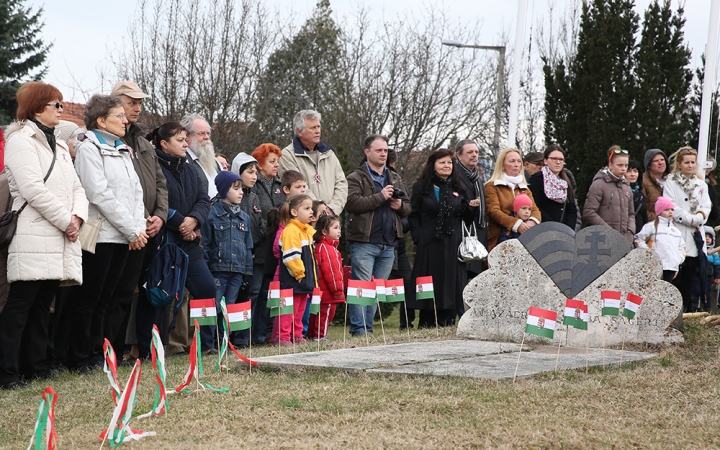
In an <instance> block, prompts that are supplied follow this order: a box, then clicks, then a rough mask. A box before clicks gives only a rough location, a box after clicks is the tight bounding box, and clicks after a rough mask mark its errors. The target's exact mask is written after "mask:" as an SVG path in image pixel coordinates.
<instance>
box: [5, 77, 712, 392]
mask: <svg viewBox="0 0 720 450" xmlns="http://www.w3.org/2000/svg"><path fill="white" fill-rule="evenodd" d="M16 98H17V102H18V111H17V121H16V122H14V123H13V124H11V125H10V126H9V127H8V128H7V130H6V131H5V140H6V147H5V159H4V164H5V170H4V172H3V174H2V175H3V176H6V179H7V186H8V187H9V192H10V200H9V202H10V203H9V205H8V209H10V208H12V209H13V210H14V211H17V229H16V231H15V235H14V237H13V238H12V241H11V242H10V244H9V247H8V248H7V251H6V252H7V254H6V255H5V256H6V257H5V256H2V257H0V259H6V262H7V282H6V284H7V285H9V291H8V292H7V295H6V296H5V298H0V308H2V309H1V312H0V388H4V389H14V388H18V387H22V386H24V385H25V382H27V381H30V380H33V379H45V378H50V377H53V376H54V375H56V374H57V373H58V372H59V371H61V370H69V371H72V372H76V373H78V374H85V373H90V372H92V371H94V370H95V369H98V368H100V367H102V365H103V361H104V355H103V342H104V340H105V339H107V340H108V341H109V342H110V343H111V344H112V346H113V347H114V348H115V349H116V350H117V351H118V352H119V351H120V350H122V354H123V359H124V360H125V361H128V362H132V361H133V360H134V359H135V358H141V359H146V358H148V357H149V352H150V341H151V338H152V329H153V325H157V326H158V327H159V328H160V329H161V330H162V334H163V340H164V343H165V344H166V353H167V354H175V353H185V352H187V351H188V349H189V346H190V340H191V335H192V331H193V330H192V329H191V328H190V326H189V317H190V312H189V306H188V304H189V302H188V301H182V302H178V303H179V308H178V309H177V310H176V311H173V309H174V307H175V306H177V304H176V303H175V302H173V303H172V304H171V305H169V306H167V307H158V306H157V305H156V304H155V303H154V302H153V299H152V298H150V297H149V296H148V292H147V289H148V286H147V281H148V280H147V278H148V276H147V273H148V268H149V267H150V266H151V265H152V263H153V261H156V260H157V259H156V258H158V256H157V255H158V249H159V248H160V247H161V246H162V245H163V244H165V243H174V244H176V245H177V246H178V247H179V248H180V249H181V250H182V251H183V252H184V253H185V254H186V255H187V261H188V264H187V276H186V277H185V288H186V294H185V296H186V299H185V300H188V299H190V298H195V299H215V302H216V306H217V310H218V311H220V301H221V299H223V298H224V299H225V301H226V302H227V303H228V304H232V303H238V302H247V301H250V302H251V308H252V311H251V317H252V327H251V328H250V329H249V330H243V331H235V332H233V333H231V335H230V336H231V340H232V342H233V344H234V345H236V346H238V347H244V346H248V345H263V344H272V345H279V346H284V345H292V344H293V343H303V342H305V341H306V340H308V339H312V340H325V339H327V335H328V327H329V325H330V323H331V322H332V320H333V318H334V315H335V312H336V308H337V306H338V305H339V304H343V303H345V301H346V298H345V290H346V287H347V282H348V279H352V280H364V281H371V280H372V279H378V280H388V279H403V280H404V283H405V295H406V299H405V302H404V304H402V308H403V309H404V311H403V314H400V327H401V328H409V327H413V324H414V322H415V319H416V311H417V312H418V313H419V314H418V322H417V326H418V327H436V326H447V325H452V324H454V323H455V321H456V320H457V318H458V317H459V316H461V315H462V314H463V312H464V303H463V299H462V291H463V289H464V287H465V286H466V284H467V282H468V280H469V279H471V278H472V277H474V276H477V275H478V274H479V273H480V272H482V271H483V264H484V261H470V262H462V261H461V260H459V259H458V255H457V251H458V247H459V246H460V243H461V241H462V240H463V236H464V232H463V229H470V230H474V232H475V233H476V234H477V237H478V239H479V241H480V242H481V243H482V244H483V245H485V246H486V247H487V249H488V250H492V249H493V248H494V247H496V246H497V245H498V244H499V243H501V242H503V241H505V240H507V239H513V238H517V237H519V236H520V235H522V234H523V233H525V232H526V231H527V230H529V229H530V228H532V227H534V226H536V225H538V224H540V223H541V222H543V221H546V222H547V221H554V222H560V223H563V224H565V225H567V226H568V227H570V228H572V229H574V230H576V231H577V230H579V229H580V227H581V225H582V221H581V218H582V219H584V220H585V222H586V223H587V224H588V225H603V226H609V227H612V228H614V229H615V230H617V231H618V232H620V233H621V234H623V235H624V236H625V237H626V238H627V239H628V241H629V242H630V243H633V244H634V245H636V246H638V247H649V248H652V249H653V250H655V251H656V252H657V253H658V254H659V255H660V257H661V259H662V262H663V269H664V273H663V277H664V279H665V280H666V281H670V282H674V283H675V284H676V285H677V286H678V288H679V289H680V290H681V292H682V296H683V302H684V306H685V309H686V310H689V311H692V310H696V309H699V308H708V304H707V301H708V297H709V296H708V295H706V291H707V290H708V289H709V286H710V284H712V283H713V282H714V281H715V280H716V279H718V278H720V277H718V276H716V275H715V273H714V272H712V271H713V269H720V258H718V257H717V256H715V255H711V256H710V257H708V256H706V254H707V248H708V247H711V246H712V245H713V242H714V233H713V232H712V229H709V230H707V234H706V233H705V230H706V229H707V227H706V228H705V229H704V228H703V225H704V224H705V222H706V221H707V220H708V218H709V217H711V216H712V214H713V212H714V208H715V203H716V202H715V200H714V196H713V194H714V189H713V187H712V186H714V178H713V177H712V174H711V173H710V176H708V177H706V180H705V181H703V179H702V178H701V177H699V176H698V170H697V167H696V157H697V154H696V152H695V151H694V150H693V149H691V148H689V147H683V148H681V149H680V150H679V151H677V152H676V153H675V154H674V155H673V156H672V157H671V160H672V170H670V164H668V159H667V158H666V155H665V153H664V152H662V151H660V150H657V149H653V150H648V151H647V153H646V155H645V161H644V165H643V166H642V167H644V173H641V166H640V165H639V164H638V163H637V162H635V161H630V160H629V154H628V151H627V150H624V149H622V148H621V147H618V146H613V147H611V148H610V149H609V150H608V159H607V167H605V168H602V169H601V170H600V171H599V172H598V173H597V175H596V176H595V178H594V180H593V183H592V186H591V187H590V190H589V192H588V193H587V196H586V201H585V204H584V208H583V209H582V211H581V210H580V208H579V205H578V201H577V198H578V197H577V192H576V191H577V187H576V183H575V179H574V177H573V175H572V173H571V172H570V171H569V170H568V169H567V168H566V167H565V163H566V160H567V153H566V151H565V150H564V149H563V148H561V147H560V146H558V145H550V146H548V147H547V148H546V149H545V151H544V152H543V153H539V152H532V153H529V154H527V155H525V156H523V155H522V153H521V152H520V151H519V150H517V149H513V148H507V149H504V150H502V151H501V152H500V154H499V155H498V157H497V161H496V163H495V167H494V171H493V172H492V174H489V175H490V176H489V177H488V178H487V181H486V177H485V174H484V173H483V170H482V166H481V165H479V163H478V162H479V161H478V160H479V156H480V149H479V147H478V145H477V144H476V143H475V142H474V141H472V140H463V141H460V142H458V143H457V145H456V146H455V148H454V149H439V150H436V151H433V152H431V153H430V155H429V157H428V159H427V161H426V162H425V165H424V167H423V169H422V171H421V173H420V176H419V177H418V179H417V180H416V181H415V182H414V184H413V186H412V191H409V190H408V189H407V187H406V185H405V184H404V183H403V181H402V179H401V177H400V175H399V174H398V173H397V172H396V170H395V165H396V163H397V154H396V153H395V152H394V151H393V150H392V149H390V148H389V147H388V139H387V138H386V137H384V136H382V135H377V134H376V135H371V136H368V137H367V138H366V139H365V143H364V150H363V151H364V159H363V161H362V162H361V164H360V165H359V166H358V167H357V168H355V169H354V170H353V171H351V172H350V173H349V174H347V175H346V174H345V172H344V171H343V168H342V166H341V164H340V161H339V160H338V158H337V157H336V155H335V153H334V152H333V151H332V149H331V148H330V147H329V146H327V145H326V144H325V143H323V142H322V140H321V135H322V133H321V130H322V127H321V115H320V114H319V113H318V112H316V111H313V110H303V111H299V112H298V113H297V114H296V115H295V117H294V118H293V131H294V138H293V140H292V142H291V143H290V144H289V145H287V146H286V147H285V148H283V149H281V148H280V147H279V146H277V145H275V144H273V143H264V144H262V145H260V146H258V147H257V148H256V149H255V150H254V151H253V152H252V154H247V153H242V152H241V153H239V154H238V155H237V156H235V158H234V159H233V160H232V161H229V160H228V158H227V157H226V156H225V155H222V154H216V152H215V150H214V147H213V144H212V126H211V124H210V123H209V122H208V121H207V120H205V118H203V117H202V116H200V115H197V114H188V115H186V116H184V117H183V118H182V119H181V120H180V121H179V122H166V123H164V124H162V125H160V126H159V127H157V128H155V129H153V130H147V129H146V128H145V127H143V126H142V125H141V124H140V123H138V120H139V118H140V113H141V110H142V103H143V100H144V99H146V98H148V95H147V94H145V93H144V92H142V90H141V89H140V87H139V86H137V84H135V83H134V82H132V81H121V82H119V83H117V84H116V85H115V87H114V88H113V90H112V91H111V92H110V93H109V94H108V95H95V96H93V97H92V98H91V99H90V100H89V101H88V103H87V105H86V106H85V111H84V125H85V128H81V127H79V126H77V125H76V124H74V123H72V122H66V121H61V120H60V114H61V112H62V111H63V105H62V103H61V102H62V94H61V93H60V91H59V90H58V89H56V88H55V87H53V86H51V85H48V84H45V83H42V82H30V83H26V84H24V85H23V86H21V87H20V89H19V90H18V91H17V95H16ZM3 179H4V178H2V177H0V185H2V184H3V183H2V181H3ZM343 213H345V214H344V215H343ZM342 221H344V223H342ZM464 225H465V226H464ZM92 227H94V228H96V229H97V233H96V239H95V241H96V242H93V244H94V245H92V246H90V245H88V242H87V239H88V238H87V237H86V236H87V235H89V233H87V234H84V233H85V231H87V230H88V229H90V228H92ZM342 230H344V233H345V235H344V236H345V241H346V242H347V248H348V254H346V255H341V253H340V251H339V250H338V246H339V242H340V237H341V234H342ZM407 233H409V234H410V237H411V239H412V242H413V243H414V246H415V257H414V264H412V265H411V264H410V258H409V257H408V253H407V250H406V240H405V235H406V234H407ZM81 234H82V236H81ZM343 256H344V257H343ZM713 256H715V258H714V259H713V258H712V257H713ZM708 258H710V259H708ZM715 261H717V263H718V264H717V265H716V264H715ZM3 262H5V261H3ZM348 268H349V271H347V270H346V269H348ZM708 270H710V272H707V271H708ZM719 271H720V270H719ZM427 276H432V279H433V283H434V296H435V302H434V304H433V302H428V301H420V300H417V299H416V298H415V295H414V294H415V280H416V279H417V278H419V277H427ZM708 276H709V280H708ZM272 282H279V286H280V288H281V289H292V290H293V294H294V296H293V307H292V309H293V313H292V314H287V315H277V316H276V317H274V318H272V320H271V317H270V309H269V308H268V307H267V301H268V298H269V295H268V292H269V290H270V286H271V283H272ZM2 287H3V286H0V294H2V292H3V291H2ZM315 288H320V290H321V292H322V294H321V305H320V310H319V312H316V313H314V314H311V313H310V297H311V294H312V292H313V290H314V289H315ZM346 307H347V313H348V318H349V322H350V327H349V332H350V334H351V335H353V336H362V335H364V334H369V333H372V332H373V321H374V318H375V314H376V309H377V304H376V305H374V306H361V305H357V304H347V305H346ZM51 311H52V313H51ZM223 323H224V322H223V321H222V319H221V318H219V320H218V324H219V325H218V326H223ZM201 334H202V339H201V342H202V351H203V352H204V353H206V354H209V353H215V352H216V351H217V350H216V349H217V346H218V345H219V343H218V342H217V341H216V336H217V334H216V332H215V329H214V327H212V326H207V327H201Z"/></svg>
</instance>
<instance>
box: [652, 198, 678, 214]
mask: <svg viewBox="0 0 720 450" xmlns="http://www.w3.org/2000/svg"><path fill="white" fill-rule="evenodd" d="M666 209H675V205H673V202H672V200H670V199H669V198H667V197H663V196H660V197H658V198H657V201H656V202H655V215H656V216H659V215H660V214H662V212H663V211H665V210H666Z"/></svg>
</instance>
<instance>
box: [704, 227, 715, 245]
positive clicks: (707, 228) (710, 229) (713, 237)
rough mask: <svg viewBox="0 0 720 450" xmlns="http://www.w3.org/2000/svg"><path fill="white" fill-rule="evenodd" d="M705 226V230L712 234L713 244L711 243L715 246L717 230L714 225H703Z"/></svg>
mask: <svg viewBox="0 0 720 450" xmlns="http://www.w3.org/2000/svg"><path fill="white" fill-rule="evenodd" d="M703 228H704V230H705V234H709V235H710V236H712V244H711V245H712V246H713V247H714V246H715V230H713V228H712V227H709V226H707V225H703Z"/></svg>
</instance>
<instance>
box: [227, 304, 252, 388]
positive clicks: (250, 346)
mask: <svg viewBox="0 0 720 450" xmlns="http://www.w3.org/2000/svg"><path fill="white" fill-rule="evenodd" d="M250 311H252V309H251V310H250ZM251 314H252V313H251ZM250 320H252V316H250ZM248 349H249V352H248V353H250V359H251V360H252V322H250V337H249V338H248ZM225 361H227V356H226V357H225ZM227 370H228V373H230V366H228V369H227ZM250 375H252V364H250Z"/></svg>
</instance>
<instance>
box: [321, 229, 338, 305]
mask: <svg viewBox="0 0 720 450" xmlns="http://www.w3.org/2000/svg"><path fill="white" fill-rule="evenodd" d="M317 232H318V233H320V231H317ZM339 243H340V241H338V240H336V239H330V238H328V237H325V236H320V239H319V240H318V243H317V244H315V258H316V259H317V268H318V287H319V288H320V290H321V291H322V296H321V297H320V303H328V304H330V303H344V302H345V292H344V284H343V282H344V280H343V262H342V255H341V254H340V252H339V251H338V249H337V247H338V244H339Z"/></svg>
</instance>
